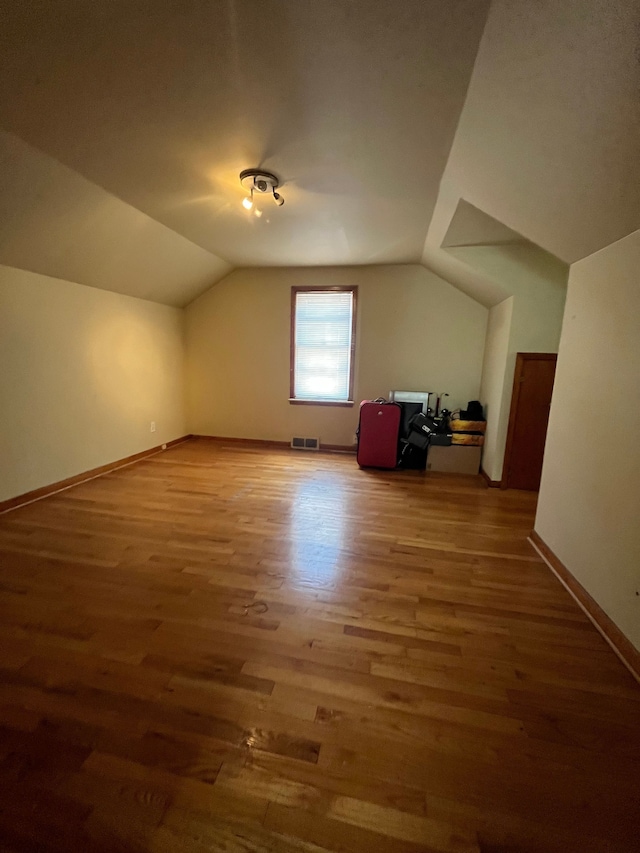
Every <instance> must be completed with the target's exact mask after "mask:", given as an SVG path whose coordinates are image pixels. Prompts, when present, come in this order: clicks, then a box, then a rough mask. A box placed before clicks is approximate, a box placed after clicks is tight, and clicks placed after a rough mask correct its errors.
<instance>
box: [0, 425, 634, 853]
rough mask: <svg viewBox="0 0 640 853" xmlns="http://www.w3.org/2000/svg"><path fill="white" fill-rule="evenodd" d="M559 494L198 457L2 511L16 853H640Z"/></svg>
mask: <svg viewBox="0 0 640 853" xmlns="http://www.w3.org/2000/svg"><path fill="white" fill-rule="evenodd" d="M534 502H535V496H534V495H531V494H529V493H522V492H501V491H499V490H493V489H491V490H489V489H487V488H486V487H485V486H484V484H482V483H481V481H480V479H479V478H477V479H476V478H466V477H456V476H448V475H437V474H429V475H427V476H424V475H422V474H418V473H417V472H375V471H360V470H359V469H358V468H357V466H356V464H355V460H354V458H353V457H352V456H347V455H344V456H342V455H334V456H330V455H319V454H304V453H296V452H295V451H287V450H279V449H278V450H256V449H254V448H251V447H244V446H242V445H230V444H229V445H224V444H216V443H214V442H209V441H192V442H189V443H187V444H184V445H181V446H179V447H177V448H174V449H171V450H169V451H167V452H166V453H164V454H161V455H158V456H155V457H153V458H151V459H149V460H145V461H143V462H140V463H138V464H136V465H134V466H132V467H129V468H125V469H121V470H119V471H116V472H113V473H111V474H108V475H106V476H104V477H101V478H100V479H96V480H93V481H91V482H88V483H85V484H83V485H80V486H77V487H75V488H73V489H71V490H69V491H66V492H63V493H61V494H58V495H55V496H53V497H50V498H48V499H46V500H43V501H40V502H38V503H34V504H32V505H30V506H26V507H23V508H21V509H18V510H15V511H13V512H10V513H7V514H5V515H3V516H0V609H1V619H0V850H1V851H87V853H92V851H105V853H106V851H109V853H113V851H116V853H117V851H154V853H165V851H186V853H192V851H193V853H196V851H197V853H204V851H227V853H266V851H271V853H276V851H277V853H302V851H306V852H307V853H312V851H315V853H319V851H341V853H365V851H366V853H418V851H426V852H427V853H454V851H455V853H507V851H509V853H534V851H536V853H537V852H538V851H545V853H546V851H550V853H573V851H575V853H630V851H637V850H640V838H639V835H638V818H639V817H640V781H639V780H640V774H639V772H638V771H639V770H640V688H639V687H638V685H637V684H636V683H635V682H634V680H633V679H632V677H631V676H630V675H629V673H628V672H627V671H626V670H625V669H624V667H623V666H622V665H621V664H620V663H619V661H618V660H617V658H616V657H615V655H614V654H613V652H612V651H611V650H610V649H609V648H608V646H607V645H606V643H605V642H604V641H603V640H602V638H601V637H600V636H599V634H598V633H597V632H596V631H595V629H594V628H593V627H592V625H591V624H590V623H589V622H588V620H587V619H586V618H585V616H583V614H582V613H581V611H580V610H579V609H578V608H577V606H576V605H575V604H574V603H573V601H572V600H571V599H570V597H569V596H568V594H567V593H566V592H565V590H564V589H563V588H562V587H561V586H560V584H559V583H558V581H557V580H556V579H555V578H554V577H553V575H552V574H551V573H550V572H549V570H548V569H547V568H546V567H545V566H544V564H543V563H542V562H541V560H540V559H539V558H538V556H537V555H536V554H535V552H534V551H533V549H532V548H531V547H530V545H529V544H528V543H527V541H526V537H527V535H528V533H529V532H530V530H531V528H532V524H533V515H534Z"/></svg>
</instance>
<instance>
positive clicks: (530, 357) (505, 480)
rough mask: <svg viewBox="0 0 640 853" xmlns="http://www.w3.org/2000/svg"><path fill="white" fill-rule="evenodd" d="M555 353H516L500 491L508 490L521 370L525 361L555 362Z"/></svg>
mask: <svg viewBox="0 0 640 853" xmlns="http://www.w3.org/2000/svg"><path fill="white" fill-rule="evenodd" d="M557 360H558V353H556V352H519V353H516V369H515V371H514V373H513V390H512V391H511V409H510V410H509V426H508V427H507V443H506V446H505V449H504V460H503V463H502V480H501V481H500V488H501V489H508V488H509V473H510V469H511V454H512V452H513V438H514V435H515V432H516V412H517V411H518V403H519V402H520V386H521V385H522V382H523V376H522V373H523V369H524V365H525V362H527V361H557Z"/></svg>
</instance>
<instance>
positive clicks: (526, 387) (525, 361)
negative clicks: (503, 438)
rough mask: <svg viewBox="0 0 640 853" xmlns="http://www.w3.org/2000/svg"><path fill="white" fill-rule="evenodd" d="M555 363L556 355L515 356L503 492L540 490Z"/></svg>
mask: <svg viewBox="0 0 640 853" xmlns="http://www.w3.org/2000/svg"><path fill="white" fill-rule="evenodd" d="M556 360H557V356H556V355H555V353H547V352H519V353H518V356H517V358H516V372H515V375H514V377H513V395H512V398H511V413H510V415H509V430H508V433H507V447H506V450H505V456H504V474H503V476H502V487H503V488H504V489H528V490H529V491H537V490H538V489H539V488H540V475H541V473H542V459H543V457H544V445H545V441H546V438H547V424H548V421H549V407H550V406H551V392H552V391H553V380H554V377H555V373H556Z"/></svg>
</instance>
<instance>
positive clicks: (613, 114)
mask: <svg viewBox="0 0 640 853" xmlns="http://www.w3.org/2000/svg"><path fill="white" fill-rule="evenodd" d="M639 32H640V4H639V3H638V0H536V2H531V0H492V3H491V9H490V12H489V16H488V19H487V24H486V27H485V31H484V35H483V38H482V42H481V45H480V49H479V51H478V58H477V61H476V64H475V68H474V71H473V75H472V79H471V83H470V86H469V91H468V94H467V99H466V102H465V106H464V109H463V111H462V115H461V117H460V124H459V127H458V130H457V132H456V136H455V141H454V144H453V147H452V150H451V155H450V158H449V162H448V164H447V168H446V170H445V174H444V176H443V191H441V197H440V199H439V203H438V207H437V209H436V211H435V214H434V219H433V221H432V224H431V227H430V230H429V234H430V236H431V237H432V238H433V239H431V240H428V241H427V243H428V244H429V248H430V250H431V251H433V250H434V249H435V248H437V246H440V245H441V243H440V242H439V241H438V239H437V237H438V236H440V235H441V234H442V233H444V230H445V228H446V225H445V223H444V222H440V223H439V220H440V219H441V210H440V208H441V207H442V208H443V209H445V210H446V211H447V214H446V217H445V220H447V221H449V220H450V217H451V213H452V212H453V211H452V207H453V208H455V203H456V202H457V199H459V198H462V199H464V200H465V201H466V202H469V203H470V204H472V205H474V206H475V207H477V208H480V210H482V211H484V212H485V213H487V214H489V215H491V216H492V217H494V218H495V219H497V220H499V221H500V222H502V223H504V224H505V225H506V226H508V227H509V228H511V229H513V230H514V231H517V232H518V233H520V234H522V235H523V236H524V237H526V238H527V239H528V240H531V241H532V242H534V243H536V244H537V245H539V246H541V247H543V248H544V249H546V250H547V251H548V252H551V253H552V254H554V255H555V256H556V257H558V258H560V259H561V260H563V261H564V262H565V263H573V262H574V261H576V260H578V259H580V258H583V257H585V256H587V255H590V254H592V253H594V252H597V251H599V250H600V249H602V248H604V247H605V246H607V245H609V244H610V243H612V242H614V241H616V240H619V239H621V238H622V237H624V236H626V235H627V234H629V233H631V232H632V231H635V230H636V229H637V228H638V227H640V156H639V155H640V61H639V55H638V33H639ZM452 198H453V202H452Z"/></svg>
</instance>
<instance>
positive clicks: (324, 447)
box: [191, 434, 356, 453]
mask: <svg viewBox="0 0 640 853" xmlns="http://www.w3.org/2000/svg"><path fill="white" fill-rule="evenodd" d="M191 438H200V439H204V440H205V441H217V442H219V443H220V444H244V445H247V446H249V447H251V446H253V447H264V448H268V447H280V448H285V449H287V450H293V448H292V447H291V444H290V442H288V441H275V440H273V441H272V440H271V439H268V438H235V437H226V436H224V435H196V434H194V435H192V436H191ZM295 452H296V453H301V452H308V453H311V452H314V453H355V452H356V448H355V447H350V446H349V445H346V444H322V443H321V444H320V448H319V449H318V450H317V451H300V450H296V451H295Z"/></svg>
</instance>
